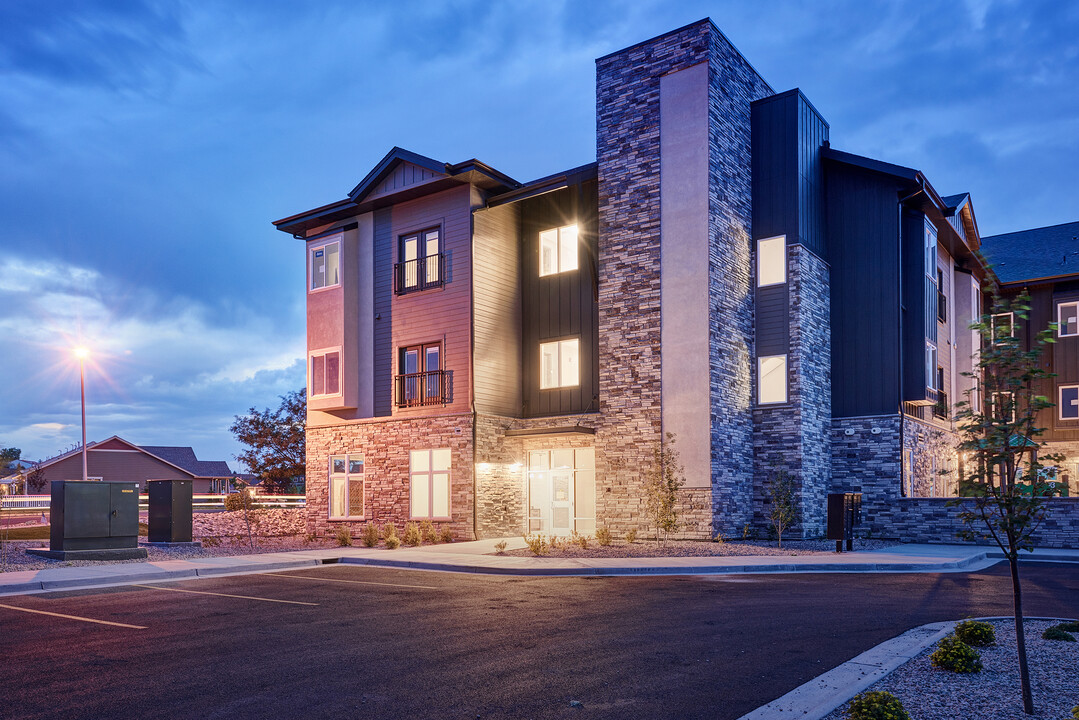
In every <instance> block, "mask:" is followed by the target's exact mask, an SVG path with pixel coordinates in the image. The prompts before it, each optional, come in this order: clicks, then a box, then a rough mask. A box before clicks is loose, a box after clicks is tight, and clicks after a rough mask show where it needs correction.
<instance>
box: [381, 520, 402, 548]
mask: <svg viewBox="0 0 1079 720" xmlns="http://www.w3.org/2000/svg"><path fill="white" fill-rule="evenodd" d="M382 541H383V542H385V543H386V547H388V548H389V549H390V550H396V549H397V548H399V547H401V538H399V537H397V526H396V525H394V524H393V523H390V524H389V525H387V526H386V527H385V529H384V530H383V531H382Z"/></svg>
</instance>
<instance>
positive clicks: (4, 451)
mask: <svg viewBox="0 0 1079 720" xmlns="http://www.w3.org/2000/svg"><path fill="white" fill-rule="evenodd" d="M21 457H22V450H20V449H19V448H15V447H10V448H0V475H7V473H8V472H9V471H11V470H17V469H18V467H19V466H18V462H19V458H21Z"/></svg>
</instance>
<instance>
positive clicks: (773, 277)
mask: <svg viewBox="0 0 1079 720" xmlns="http://www.w3.org/2000/svg"><path fill="white" fill-rule="evenodd" d="M785 282H787V238H786V236H785V235H780V236H779V237H773V238H765V239H764V240H758V241H757V287H766V286H768V285H782V284H783V283H785Z"/></svg>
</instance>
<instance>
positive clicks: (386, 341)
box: [374, 208, 395, 416]
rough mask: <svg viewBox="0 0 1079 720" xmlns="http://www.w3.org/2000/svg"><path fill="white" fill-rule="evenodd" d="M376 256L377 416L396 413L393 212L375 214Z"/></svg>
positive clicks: (375, 370)
mask: <svg viewBox="0 0 1079 720" xmlns="http://www.w3.org/2000/svg"><path fill="white" fill-rule="evenodd" d="M374 226H375V227H374V246H375V247H374V255H375V288H374V292H375V302H374V308H375V332H374V336H375V368H374V372H375V376H374V406H375V415H376V416H386V415H390V414H391V413H392V412H393V365H394V358H393V354H394V351H393V341H392V330H393V323H392V322H391V320H392V314H391V311H392V308H393V263H394V261H395V252H394V238H393V209H392V208H384V209H382V210H376V211H375V213H374Z"/></svg>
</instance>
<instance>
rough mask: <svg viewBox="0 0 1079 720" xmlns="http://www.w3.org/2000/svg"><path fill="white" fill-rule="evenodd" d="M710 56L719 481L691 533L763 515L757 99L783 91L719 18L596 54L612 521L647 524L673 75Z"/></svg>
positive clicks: (695, 508)
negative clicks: (664, 121) (663, 98)
mask: <svg viewBox="0 0 1079 720" xmlns="http://www.w3.org/2000/svg"><path fill="white" fill-rule="evenodd" d="M703 62H707V63H708V135H709V151H708V155H709V163H708V219H707V228H708V236H709V244H708V264H709V268H708V291H709V292H708V307H709V313H710V317H709V324H708V325H709V332H710V337H709V358H708V361H709V368H708V369H709V378H708V384H709V392H710V400H709V402H710V415H711V417H710V418H709V421H710V427H709V435H710V437H711V448H710V458H711V479H710V487H703V488H700V489H695V490H689V491H687V493H686V497H685V498H684V499H685V501H686V502H685V504H684V510H685V511H686V512H685V514H686V516H687V517H686V519H687V520H688V522H689V523H690V525H691V531H692V532H693V533H695V534H697V535H705V534H708V535H710V534H711V533H712V532H713V531H714V530H715V529H717V528H722V529H723V530H724V532H727V533H731V532H733V531H734V530H735V529H736V528H737V529H740V528H741V526H742V524H743V523H744V522H746V521H747V520H748V518H749V517H750V514H751V512H752V486H753V442H752V433H753V422H752V411H751V405H750V394H751V382H750V363H751V360H752V357H753V347H752V345H753V312H752V310H753V308H752V303H751V298H752V295H751V293H750V275H751V272H750V245H749V238H750V227H749V225H750V217H751V197H750V102H751V101H753V100H755V99H757V98H759V97H763V96H765V95H768V94H771V92H772V91H771V89H770V88H769V87H768V86H767V84H766V83H765V82H764V81H763V80H762V79H761V78H760V77H759V76H758V75H757V73H756V72H755V71H754V70H753V68H752V67H751V66H750V65H749V64H748V63H747V62H746V61H745V59H744V58H743V57H742V56H741V55H740V54H739V53H738V51H737V50H736V49H735V48H734V47H733V46H732V45H731V44H730V43H729V41H728V40H727V39H726V38H725V37H724V36H723V35H722V33H720V32H719V30H718V29H716V27H715V26H714V25H713V24H712V23H711V21H708V20H704V21H701V22H699V23H695V24H693V25H689V26H687V27H684V28H681V29H679V30H675V31H674V32H671V33H668V34H666V35H663V36H661V37H658V38H655V39H653V40H649V41H647V42H644V43H641V44H638V45H635V46H633V47H630V48H627V49H625V50H622V51H620V52H618V53H615V54H613V55H608V56H607V57H604V58H600V59H599V60H597V61H596V157H597V161H598V165H599V338H600V341H599V344H600V348H599V352H600V360H599V363H600V407H601V413H602V417H603V421H602V423H601V424H600V426H599V428H598V431H597V437H596V444H597V449H598V450H599V452H598V458H599V460H598V462H599V464H600V467H599V468H598V470H599V476H600V477H601V478H602V482H601V485H600V492H599V493H598V498H597V505H598V512H599V516H600V519H599V522H600V523H601V524H606V525H607V526H609V527H612V528H613V529H616V530H622V531H624V530H625V529H628V528H630V527H644V525H645V521H644V519H643V517H642V512H643V506H642V501H643V493H642V487H641V482H642V473H643V471H644V470H645V469H646V468H647V467H648V465H649V463H650V462H651V459H652V453H653V450H654V448H655V444H656V442H657V441H658V440H659V438H660V433H661V431H662V409H661V403H662V398H661V366H660V351H661V329H660V328H661V277H660V276H661V253H662V251H661V241H660V226H661V222H662V213H661V202H660V165H661V161H660V137H659V136H660V107H659V104H660V103H659V101H660V78H661V77H662V76H664V75H667V74H669V73H673V72H676V71H679V70H685V69H687V68H690V67H692V66H694V65H698V64H700V63H703Z"/></svg>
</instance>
